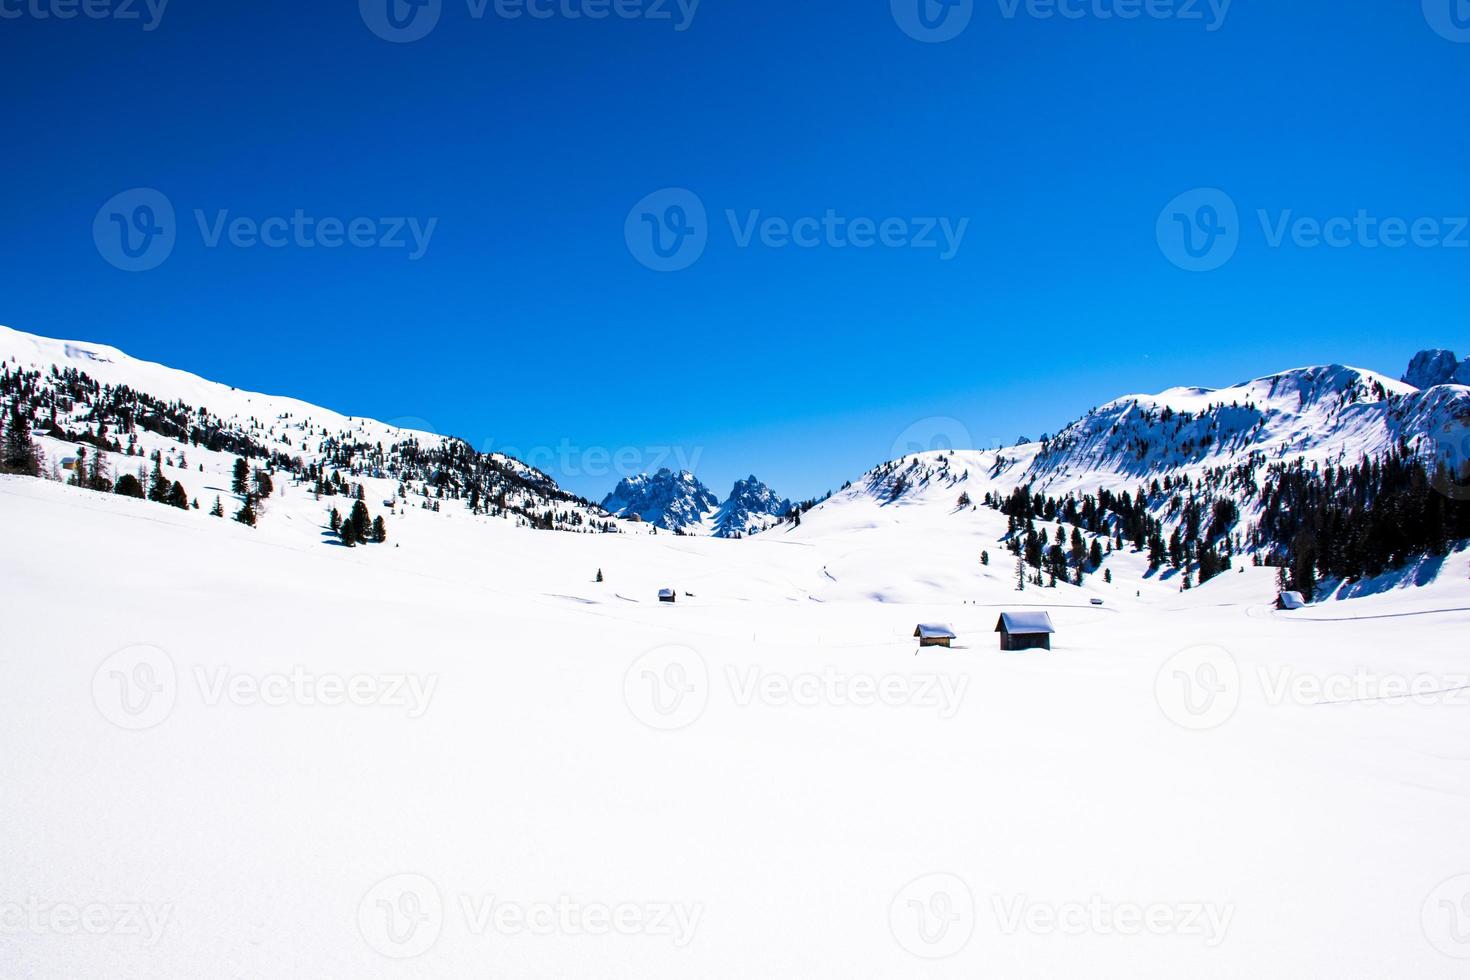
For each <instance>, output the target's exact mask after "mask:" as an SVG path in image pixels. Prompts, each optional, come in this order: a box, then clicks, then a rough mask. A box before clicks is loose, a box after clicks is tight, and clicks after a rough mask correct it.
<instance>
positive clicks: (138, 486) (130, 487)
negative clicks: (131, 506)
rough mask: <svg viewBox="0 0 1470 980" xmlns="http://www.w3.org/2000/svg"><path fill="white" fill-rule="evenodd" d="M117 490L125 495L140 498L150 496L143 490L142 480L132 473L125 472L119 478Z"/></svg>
mask: <svg viewBox="0 0 1470 980" xmlns="http://www.w3.org/2000/svg"><path fill="white" fill-rule="evenodd" d="M116 490H117V493H119V494H121V495H122V496H124V497H137V498H138V499H139V500H143V499H144V498H145V497H147V496H148V494H147V493H146V492H145V491H144V490H143V484H142V482H141V481H140V480H139V479H138V478H137V477H136V476H134V475H133V474H131V473H124V474H123V475H122V476H120V477H118V478H117V487H116Z"/></svg>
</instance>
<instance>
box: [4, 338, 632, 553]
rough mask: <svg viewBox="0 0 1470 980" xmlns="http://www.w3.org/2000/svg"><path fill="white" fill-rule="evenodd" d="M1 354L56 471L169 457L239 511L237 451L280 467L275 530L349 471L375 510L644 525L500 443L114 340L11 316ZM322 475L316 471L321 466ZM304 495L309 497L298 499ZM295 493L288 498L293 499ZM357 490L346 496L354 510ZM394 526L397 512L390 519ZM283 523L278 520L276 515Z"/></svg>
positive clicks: (129, 466) (173, 473) (304, 512)
mask: <svg viewBox="0 0 1470 980" xmlns="http://www.w3.org/2000/svg"><path fill="white" fill-rule="evenodd" d="M0 364H3V365H4V367H5V369H6V370H8V371H9V372H10V373H11V374H12V375H13V376H15V375H28V376H33V377H34V378H35V381H34V383H33V382H31V381H30V380H26V381H25V382H24V390H26V391H28V392H30V395H29V397H28V403H29V404H30V405H31V406H32V407H33V410H34V414H35V418H34V419H33V420H32V426H33V430H34V435H35V436H36V441H37V443H38V445H39V446H40V448H41V449H42V451H43V453H44V454H45V456H46V458H47V461H48V464H47V465H48V471H49V472H50V473H51V475H53V476H56V477H64V476H65V475H66V473H65V471H63V470H61V469H60V464H61V463H62V462H63V461H64V460H66V459H68V458H70V457H73V456H75V455H76V454H77V452H78V445H79V444H81V443H86V444H87V445H85V446H84V447H83V448H84V449H86V450H87V451H90V452H93V453H96V452H97V451H98V450H99V449H100V450H101V452H102V454H103V456H104V457H105V459H106V463H107V471H108V473H109V474H110V475H111V477H113V478H114V479H116V478H118V477H120V476H121V475H123V474H124V473H133V472H134V471H137V472H138V473H139V475H140V478H142V479H143V480H144V482H145V485H146V482H147V477H148V473H149V470H150V467H151V463H150V460H151V458H152V457H153V456H154V455H155V454H158V455H159V456H160V462H161V464H162V466H161V469H162V471H163V476H164V477H165V478H166V479H167V480H168V481H170V482H172V481H177V482H179V483H180V484H181V485H182V486H183V487H184V490H185V492H186V493H187V494H188V496H189V497H190V498H191V500H192V501H194V502H195V503H196V504H197V505H198V506H200V507H201V508H209V507H210V506H211V503H212V502H213V501H214V500H215V499H216V498H222V499H223V501H224V502H225V503H227V504H231V506H229V507H228V510H227V512H228V513H230V514H233V513H234V509H235V506H237V504H235V503H234V502H233V495H232V493H231V491H230V487H231V476H230V474H231V471H232V470H233V468H234V466H235V465H236V463H237V461H238V459H239V458H240V457H241V456H242V455H243V456H248V457H250V459H251V461H252V466H255V467H260V468H264V469H267V470H270V471H272V472H275V473H277V475H278V477H279V478H278V479H276V480H275V481H274V482H275V483H276V484H277V490H276V493H275V494H273V495H272V496H271V497H270V498H268V499H266V500H264V501H262V507H263V509H264V510H265V511H266V512H267V513H269V512H272V511H276V512H279V511H281V510H282V509H283V508H285V509H287V510H289V515H288V520H289V521H290V522H291V523H290V524H283V523H279V522H273V521H271V520H270V519H269V517H267V518H265V519H263V520H262V522H261V529H262V531H263V533H267V534H275V533H282V532H287V533H289V531H290V528H291V527H294V528H295V529H296V533H302V534H308V535H313V534H315V531H316V528H315V525H316V524H317V523H319V519H320V517H321V515H324V514H325V513H326V510H327V509H328V507H329V506H330V505H331V504H332V503H333V502H332V501H330V500H328V501H325V502H323V501H321V500H317V499H316V493H315V492H314V490H313V488H312V486H311V482H312V481H313V480H319V478H320V477H322V476H324V475H326V474H331V473H337V474H341V475H342V476H344V477H345V479H346V481H348V482H350V484H351V485H352V486H361V487H362V488H363V490H364V498H365V499H366V500H367V501H368V502H369V504H370V506H371V508H372V510H373V511H374V512H378V511H380V510H387V511H388V512H389V514H390V516H396V515H401V514H403V513H405V512H407V511H409V510H421V511H426V512H432V513H435V514H436V515H437V514H438V513H439V512H440V510H441V508H442V507H443V505H444V504H445V503H446V502H448V503H450V504H452V505H453V504H457V505H458V506H455V507H453V508H452V509H454V510H461V509H464V508H466V507H468V508H469V509H471V510H472V511H473V512H474V513H472V514H468V515H465V516H467V517H473V516H474V514H475V513H477V514H479V515H482V516H484V517H486V519H505V520H511V521H514V522H516V523H520V524H525V525H530V526H537V527H556V528H560V529H566V530H589V529H596V530H614V529H616V530H620V531H637V530H640V529H638V528H636V527H634V526H633V525H625V524H623V523H622V522H618V521H614V520H612V519H610V518H608V517H607V515H605V514H604V513H603V512H602V511H601V510H600V509H599V508H597V507H595V506H593V505H591V504H589V503H587V502H586V501H583V500H581V499H580V498H577V497H575V496H573V495H571V494H568V493H566V492H565V491H563V490H561V488H560V487H558V486H557V485H556V483H555V481H554V480H552V479H551V478H550V477H549V476H547V475H546V474H545V473H542V472H541V471H539V470H537V469H535V468H534V467H531V466H527V465H526V464H524V463H522V462H521V461H519V460H516V459H513V458H510V457H507V456H504V455H502V454H498V453H477V452H475V451H474V450H473V449H472V448H471V447H469V446H468V445H467V444H465V443H463V442H460V441H459V440H455V439H453V438H450V437H446V436H440V435H436V434H433V433H425V432H417V431H412V430H407V429H402V428H398V427H395V426H391V425H387V424H384V423H382V422H378V421H375V420H372V419H366V418H362V417H354V416H345V415H342V414H340V413H338V412H335V411H332V410H331V409H326V408H322V407H320V406H316V405H312V404H309V403H307V402H305V401H301V400H299V399H295V398H289V397H284V396H276V395H266V394H261V393H258V392H248V391H242V390H239V389H236V388H232V387H229V386H227V385H223V384H218V383H216V382H212V381H208V380H205V379H203V378H200V377H198V376H196V375H192V374H189V373H187V372H184V371H179V370H176V369H173V368H169V367H166V366H164V365H161V364H155V363H151V362H147V361H142V360H138V359H136V358H133V357H130V356H128V355H127V354H125V353H123V352H122V351H120V350H118V349H116V348H113V347H108V346H106V345H100V344H92V343H85V342H79V341H61V340H51V339H48V338H44V337H38V336H35V335H32V334H27V333H23V332H21V331H17V330H12V329H9V328H5V327H0ZM312 474H316V476H315V477H314V476H313V475H312ZM301 492H306V496H307V497H308V498H310V499H311V504H312V505H311V506H310V507H306V506H305V505H304V504H298V503H296V502H295V498H296V497H298V496H300V494H301ZM287 502H290V503H289V506H288V505H287ZM347 506H350V501H347V502H346V503H345V504H343V503H339V504H338V507H339V508H340V509H342V510H344V511H345V510H346V508H347ZM390 523H391V522H390ZM273 525H274V526H273Z"/></svg>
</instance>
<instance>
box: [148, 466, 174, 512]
mask: <svg viewBox="0 0 1470 980" xmlns="http://www.w3.org/2000/svg"><path fill="white" fill-rule="evenodd" d="M172 489H173V488H172V487H170V486H169V483H168V478H167V477H165V476H164V475H163V457H162V455H156V456H154V457H153V475H152V476H151V477H150V478H149V480H148V499H149V500H151V501H153V502H154V503H155V504H166V503H168V496H169V491H170V490H172Z"/></svg>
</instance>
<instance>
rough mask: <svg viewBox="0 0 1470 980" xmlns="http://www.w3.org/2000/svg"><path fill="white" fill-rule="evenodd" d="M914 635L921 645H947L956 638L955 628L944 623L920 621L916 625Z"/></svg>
mask: <svg viewBox="0 0 1470 980" xmlns="http://www.w3.org/2000/svg"><path fill="white" fill-rule="evenodd" d="M914 636H916V637H918V639H919V646H921V647H947V646H949V643H950V641H951V640H953V639H954V638H955V634H954V630H952V629H950V628H949V627H948V626H946V625H945V624H944V623H920V624H919V625H918V626H915V627H914Z"/></svg>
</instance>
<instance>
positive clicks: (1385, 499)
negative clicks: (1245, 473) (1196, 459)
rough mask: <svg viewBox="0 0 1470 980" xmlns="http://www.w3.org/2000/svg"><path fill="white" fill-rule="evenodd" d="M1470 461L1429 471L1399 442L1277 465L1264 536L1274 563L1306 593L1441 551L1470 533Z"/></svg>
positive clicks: (1269, 485)
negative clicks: (1360, 455) (1339, 460)
mask: <svg viewBox="0 0 1470 980" xmlns="http://www.w3.org/2000/svg"><path fill="white" fill-rule="evenodd" d="M1466 493H1470V461H1466V462H1465V463H1464V464H1463V465H1462V467H1461V470H1460V472H1458V473H1450V472H1449V471H1448V470H1447V469H1446V467H1445V466H1444V464H1443V463H1439V464H1438V465H1436V467H1435V469H1434V471H1433V472H1431V471H1430V470H1429V469H1428V468H1427V467H1426V466H1425V463H1424V460H1423V459H1422V458H1420V457H1419V456H1417V455H1415V454H1413V453H1411V452H1410V451H1409V450H1408V447H1406V446H1403V445H1400V446H1399V447H1397V448H1395V449H1394V450H1392V451H1391V452H1389V453H1387V454H1386V455H1384V456H1383V457H1381V458H1374V459H1367V458H1365V459H1362V460H1360V461H1359V462H1358V463H1357V464H1355V465H1353V466H1327V467H1323V468H1322V469H1320V470H1319V469H1317V468H1315V467H1311V468H1309V467H1307V466H1305V465H1303V464H1302V463H1301V462H1300V461H1297V462H1295V463H1293V464H1291V465H1278V466H1274V467H1272V472H1271V474H1270V477H1269V478H1268V480H1267V482H1266V486H1265V487H1264V489H1263V490H1262V492H1261V516H1260V520H1259V523H1258V530H1259V539H1260V541H1261V542H1262V543H1263V544H1264V545H1265V546H1266V547H1267V548H1269V549H1270V552H1271V555H1270V559H1269V562H1268V563H1269V564H1274V565H1280V566H1282V567H1283V568H1284V569H1285V570H1286V573H1285V576H1284V581H1285V582H1286V584H1287V585H1289V586H1290V587H1291V588H1293V589H1296V590H1298V591H1300V592H1302V593H1303V595H1305V596H1306V598H1307V599H1308V600H1310V599H1312V598H1313V597H1314V595H1315V593H1316V591H1317V584H1318V582H1319V581H1320V580H1322V579H1356V578H1362V577H1369V578H1371V577H1373V576H1376V575H1381V574H1383V573H1384V572H1386V571H1390V570H1393V569H1398V568H1402V567H1404V566H1405V565H1407V564H1408V563H1409V562H1411V561H1415V560H1417V559H1421V558H1425V557H1442V556H1444V555H1447V554H1449V553H1450V551H1451V550H1453V549H1454V548H1455V547H1456V545H1457V544H1458V543H1459V542H1462V541H1465V540H1466V539H1470V500H1467V499H1466Z"/></svg>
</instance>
